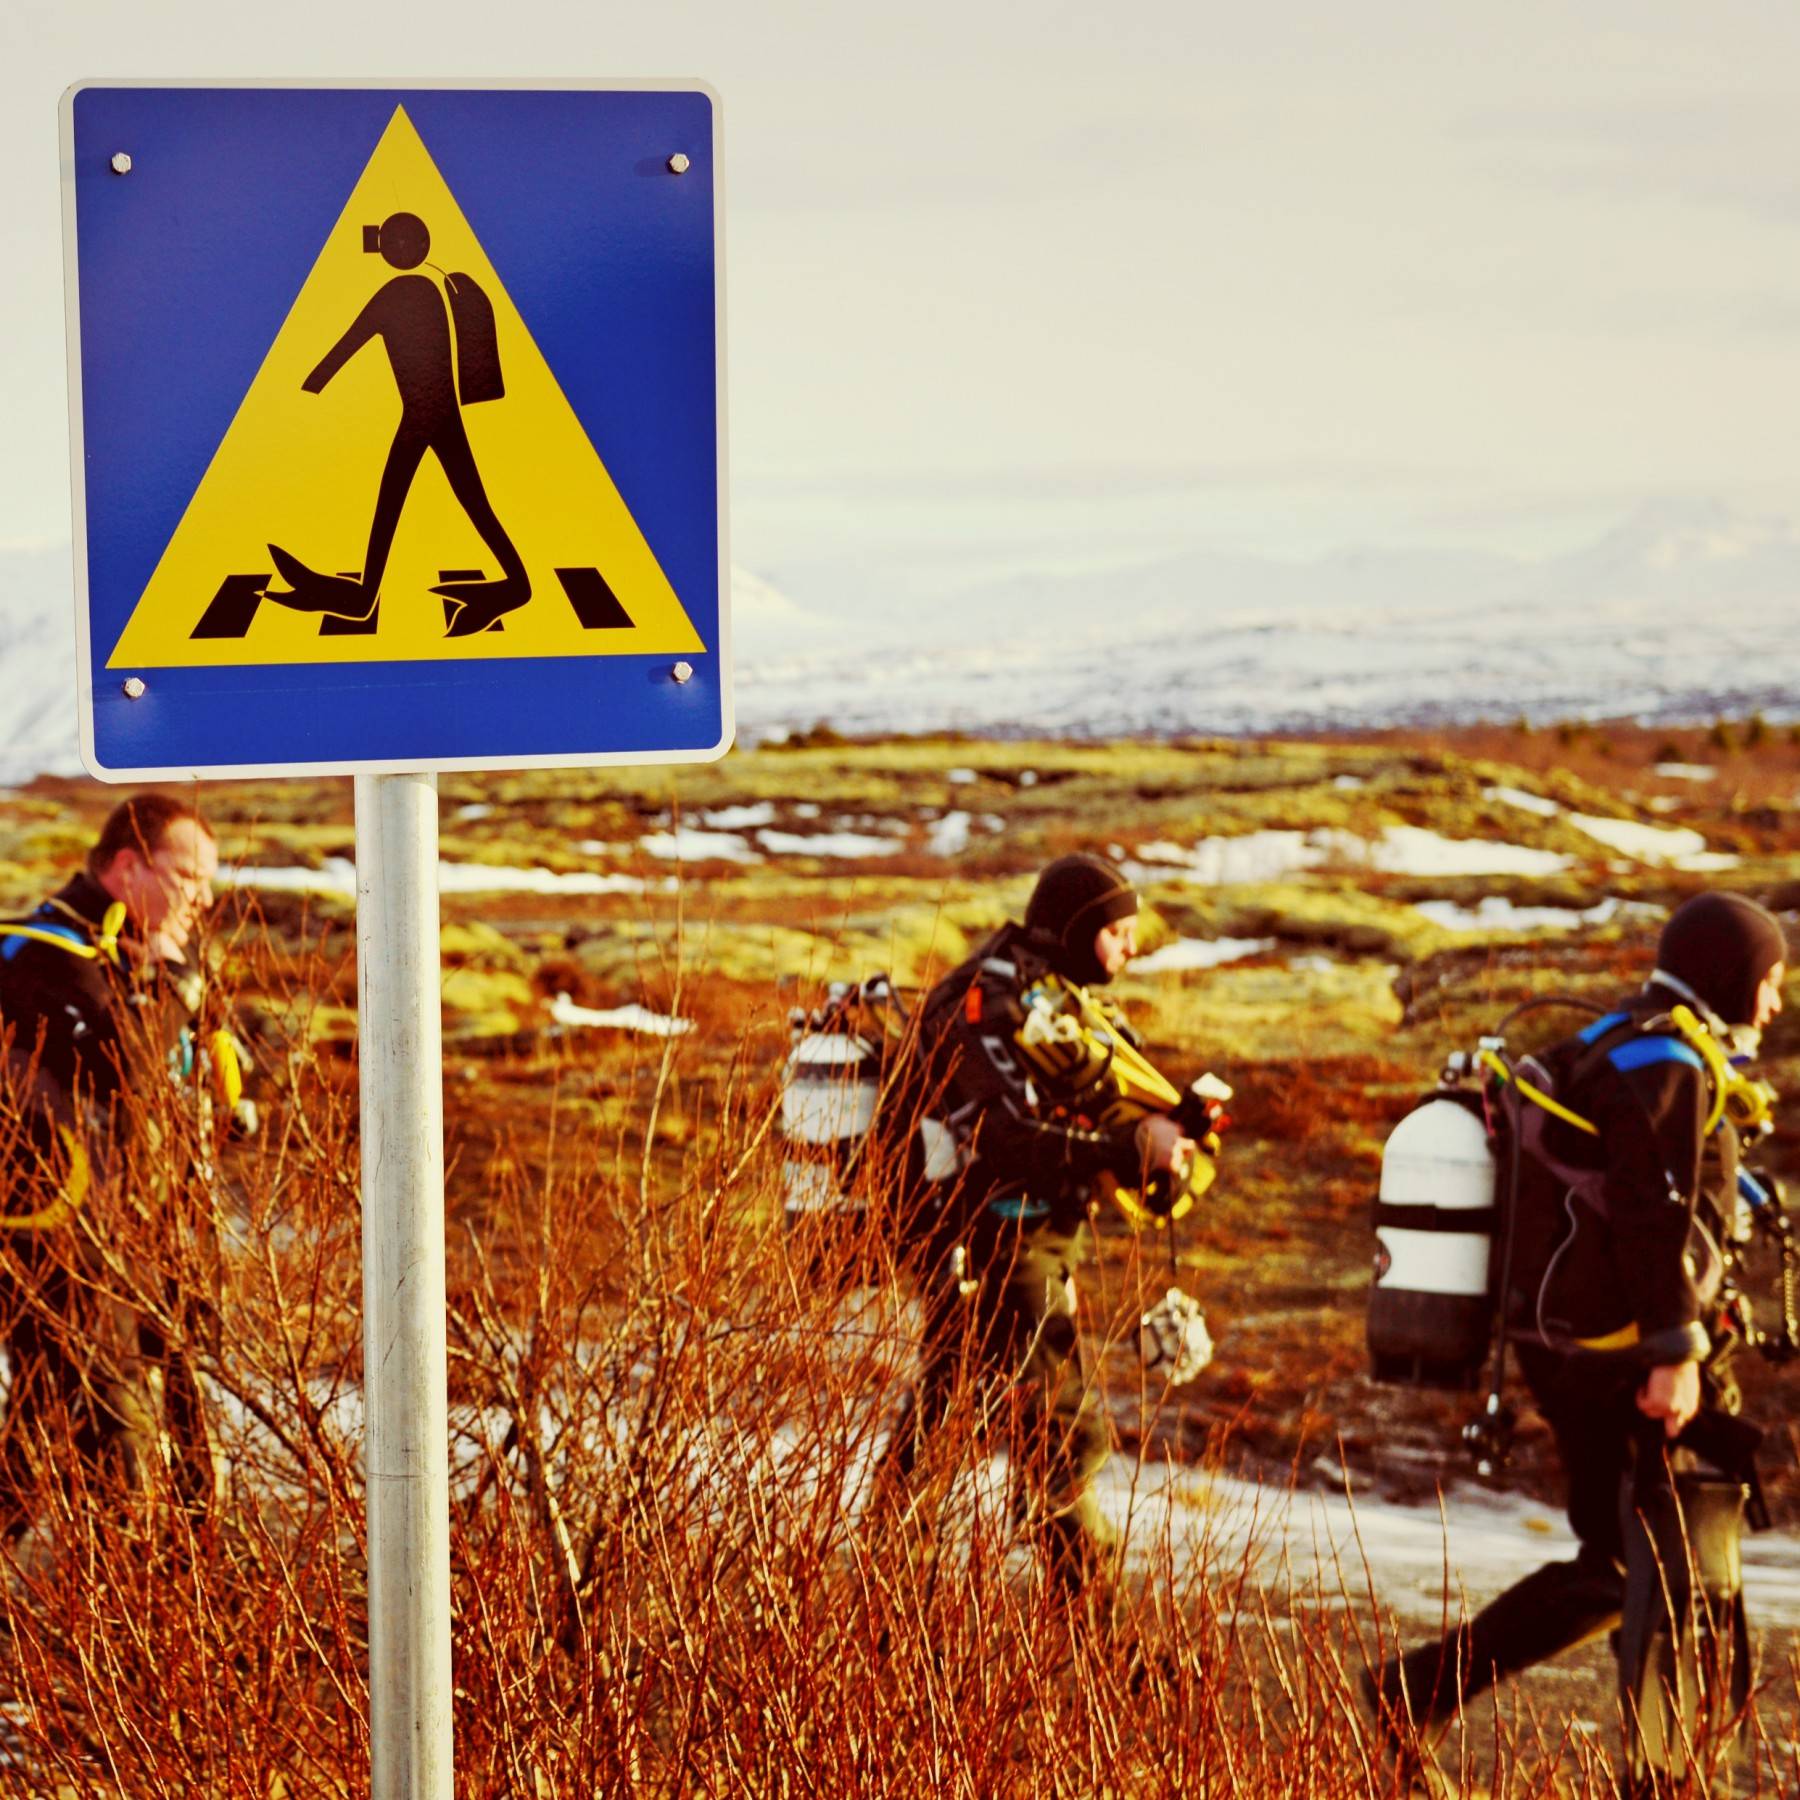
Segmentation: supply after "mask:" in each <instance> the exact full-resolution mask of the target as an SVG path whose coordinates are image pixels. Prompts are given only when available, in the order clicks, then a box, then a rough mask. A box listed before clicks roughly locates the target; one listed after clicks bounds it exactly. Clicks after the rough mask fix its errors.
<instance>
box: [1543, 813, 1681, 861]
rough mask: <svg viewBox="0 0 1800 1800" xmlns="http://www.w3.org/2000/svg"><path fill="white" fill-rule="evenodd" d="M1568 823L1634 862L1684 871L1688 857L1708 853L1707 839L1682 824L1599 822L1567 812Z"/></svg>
mask: <svg viewBox="0 0 1800 1800" xmlns="http://www.w3.org/2000/svg"><path fill="white" fill-rule="evenodd" d="M1569 823H1570V824H1571V825H1573V826H1574V827H1575V828H1576V829H1577V830H1578V831H1584V832H1586V833H1587V835H1588V836H1589V837H1591V838H1592V839H1593V840H1594V842H1595V843H1597V844H1604V845H1605V846H1606V847H1607V849H1609V850H1617V851H1618V852H1619V853H1620V855H1622V856H1629V857H1630V858H1631V859H1632V860H1633V861H1634V862H1641V863H1653V864H1658V865H1660V864H1663V863H1675V864H1676V865H1677V866H1679V867H1683V868H1685V867H1686V866H1687V859H1688V858H1689V857H1693V856H1704V855H1705V854H1706V853H1707V851H1706V839H1705V838H1704V837H1702V836H1701V835H1700V833H1699V832H1697V831H1693V830H1690V829H1689V828H1688V827H1687V826H1685V825H1642V824H1640V823H1639V822H1638V821H1637V820H1636V819H1601V818H1596V817H1595V816H1594V815H1593V814H1592V813H1570V814H1569Z"/></svg>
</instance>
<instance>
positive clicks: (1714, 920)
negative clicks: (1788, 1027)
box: [1656, 894, 1787, 1025]
mask: <svg viewBox="0 0 1800 1800" xmlns="http://www.w3.org/2000/svg"><path fill="white" fill-rule="evenodd" d="M1786 960H1787V938H1786V935H1785V934H1784V933H1783V931H1782V929H1781V922H1780V920H1778V919H1777V918H1776V917H1775V915H1774V914H1773V913H1772V912H1770V911H1768V910H1767V908H1765V907H1761V906H1758V905H1757V903H1756V902H1755V901H1754V900H1748V899H1746V898H1745V897H1744V896H1743V895H1742V894H1696V895H1695V896H1694V897H1693V899H1691V900H1686V901H1683V902H1682V904H1681V905H1680V906H1678V907H1677V908H1676V909H1675V911H1674V912H1673V913H1672V914H1671V915H1670V917H1669V922H1668V924H1666V925H1665V926H1664V927H1663V934H1662V940H1661V942H1660V943H1659V944H1658V945H1657V949H1656V966H1657V967H1658V968H1659V969H1663V970H1666V971H1667V972H1668V973H1669V974H1671V975H1673V976H1676V977H1677V978H1678V979H1679V980H1681V981H1685V982H1686V983H1687V985H1688V986H1689V987H1691V988H1692V989H1693V990H1694V992H1695V993H1696V994H1698V995H1699V996H1700V998H1701V999H1702V1000H1704V1001H1705V1002H1706V1004H1707V1005H1708V1006H1710V1007H1711V1008H1712V1009H1713V1011H1714V1012H1716V1013H1717V1014H1718V1015H1719V1017H1720V1018H1721V1019H1723V1020H1724V1021H1725V1023H1726V1024H1727V1025H1748V1024H1749V1023H1750V1022H1751V1021H1752V1019H1753V1018H1754V1017H1755V1016H1756V990H1757V989H1758V988H1759V987H1761V986H1762V984H1763V978H1764V977H1765V976H1766V975H1767V974H1768V973H1769V971H1770V970H1771V969H1772V968H1774V966H1775V965H1776V964H1777V963H1778V962H1785V961H1786Z"/></svg>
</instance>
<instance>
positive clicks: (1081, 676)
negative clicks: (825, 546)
mask: <svg viewBox="0 0 1800 1800" xmlns="http://www.w3.org/2000/svg"><path fill="white" fill-rule="evenodd" d="M833 598H834V600H835V601H836V603H837V604H838V605H839V606H841V609H842V610H841V612H839V613H838V614H837V616H836V617H835V618H834V617H833V615H832V613H831V612H829V611H827V610H826V606H825V605H824V604H822V601H821V597H819V596H815V595H813V594H811V593H804V592H803V593H801V594H799V595H798V599H799V601H800V603H801V604H802V606H803V607H804V608H805V609H806V610H805V611H804V612H803V613H802V614H801V616H800V618H799V619H796V618H794V617H792V616H790V617H788V618H786V619H784V620H783V621H782V623H781V625H780V628H779V629H772V630H767V631H765V630H762V629H760V628H759V629H748V628H747V629H745V630H742V631H740V632H739V633H738V637H737V646H738V654H737V663H738V694H739V700H738V718H739V723H740V728H741V729H742V730H743V731H744V732H745V733H746V735H756V734H759V733H763V732H769V731H775V730H779V729H783V728H786V727H789V726H792V725H803V724H808V723H811V722H812V721H814V720H818V719H826V720H829V721H830V722H831V723H832V724H833V725H835V726H837V727H838V728H839V729H844V730H870V729H881V728H893V729H906V730H920V729H926V728H929V727H933V726H946V725H947V726H956V727H960V728H964V729H971V730H985V731H1003V732H1006V731H1015V730H1017V731H1046V732H1050V733H1052V734H1059V733H1072V734H1077V735H1088V734H1092V735H1108V734H1112V733H1118V732H1126V731H1166V732H1249V731H1266V730H1277V729H1305V728H1325V727H1331V726H1343V725H1354V726H1365V725H1379V724H1390V723H1436V722H1449V721H1455V720H1459V719H1472V718H1512V717H1514V716H1516V715H1518V714H1520V713H1527V714H1531V715H1534V716H1538V717H1549V716H1566V715H1577V714H1596V715H1624V714H1630V715H1636V716H1639V717H1643V718H1647V719H1670V720H1674V719H1678V718H1696V717H1700V718H1703V717H1710V716H1712V715H1713V714H1715V713H1718V712H1728V713H1744V712H1748V711H1750V710H1752V709H1761V710H1762V711H1764V712H1766V713H1769V714H1771V715H1774V716H1792V715H1794V714H1795V713H1796V712H1797V711H1800V531H1796V529H1795V528H1794V527H1793V526H1792V525H1790V524H1789V523H1788V522H1786V521H1783V520H1767V519H1748V518H1743V517H1741V516H1739V515H1736V514H1732V513H1730V512H1728V511H1727V510H1726V509H1724V508H1722V507H1718V506H1714V505H1687V506H1679V507H1675V506H1655V507H1645V508H1643V509H1641V510H1640V511H1639V512H1638V513H1637V514H1635V515H1633V516H1632V517H1631V518H1630V519H1628V520H1626V521H1625V522H1624V523H1623V524H1622V525H1620V526H1619V527H1618V528H1617V529H1615V530H1613V531H1610V532H1608V533H1607V534H1606V535H1605V536H1604V537H1602V538H1601V539H1600V540H1598V541H1597V542H1595V543H1593V544H1591V545H1588V546H1585V547H1583V548H1581V549H1579V550H1576V551H1574V552H1571V553H1568V554H1566V555H1562V556H1556V557H1549V558H1544V559H1539V560H1527V559H1524V558H1513V557H1507V556H1500V555H1494V554H1487V553H1480V552H1470V551H1459V550H1445V551H1432V550H1381V549H1368V550H1352V551H1343V552H1339V553H1337V554H1334V555H1331V556H1327V557H1324V558H1321V559H1319V560H1316V561H1313V562H1306V563H1299V562H1294V563H1285V562H1277V561H1275V560H1273V559H1268V560H1263V559H1258V558H1254V557H1246V556H1234V555H1223V554H1219V553H1215V552H1196V553H1192V554H1189V555H1185V556H1181V557H1176V558H1172V559H1169V560H1165V561H1161V562H1155V563H1147V564H1143V565H1140V566H1135V567H1125V568H1120V569H1117V570H1114V571H1112V572H1110V573H1107V574H1103V575H1094V574H1083V575H1080V576H1070V575H1045V576H1041V577H1035V578H1030V579H1027V578H1023V577H1014V578H1011V579H1008V580H1006V581H1003V582H997V583H989V584H986V585H982V586H978V587H972V588H967V589H964V590H963V591H961V592H959V593H956V594H954V595H947V596H946V597H945V599H944V601H943V602H942V603H940V604H938V605H935V606H925V607H921V606H916V605H915V606H910V607H908V608H907V609H906V611H905V616H904V617H890V616H887V615H886V614H885V613H884V611H883V609H882V608H881V606H880V605H879V603H877V604H876V605H874V606H867V605H860V606H859V603H858V596H857V595H856V594H854V593H845V594H843V595H842V596H835V597H833ZM803 624H804V625H807V626H810V630H803V629H802V628H801V627H802V625H803Z"/></svg>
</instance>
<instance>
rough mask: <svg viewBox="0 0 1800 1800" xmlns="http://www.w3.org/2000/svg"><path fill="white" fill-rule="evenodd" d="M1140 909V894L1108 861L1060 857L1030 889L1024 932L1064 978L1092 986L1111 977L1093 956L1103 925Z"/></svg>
mask: <svg viewBox="0 0 1800 1800" xmlns="http://www.w3.org/2000/svg"><path fill="white" fill-rule="evenodd" d="M1137 909H1138V897H1137V891H1136V890H1135V889H1134V888H1133V887H1132V885H1131V883H1130V882H1129V881H1127V880H1126V879H1125V877H1124V876H1123V875H1122V874H1121V873H1120V872H1119V871H1118V869H1116V868H1115V867H1114V866H1113V865H1112V864H1111V863H1109V862H1108V861H1107V860H1106V859H1105V858H1104V857H1102V856H1089V855H1085V854H1084V855H1080V856H1059V857H1058V858H1057V859H1056V861H1055V862H1053V863H1052V864H1051V865H1050V866H1049V867H1048V868H1047V869H1046V870H1045V871H1044V872H1043V874H1041V875H1040V876H1039V877H1038V879H1037V886H1036V887H1034V888H1033V889H1032V890H1031V904H1030V905H1029V906H1027V907H1026V909H1025V929H1026V930H1027V931H1029V932H1031V933H1032V934H1033V935H1034V936H1035V937H1036V938H1037V939H1038V941H1039V942H1040V943H1041V944H1043V945H1044V947H1045V950H1046V953H1047V954H1048V955H1049V957H1050V960H1051V961H1052V962H1053V963H1054V964H1055V965H1056V967H1057V968H1058V969H1059V970H1060V971H1061V972H1062V973H1063V974H1064V975H1066V976H1068V978H1069V979H1070V980H1071V981H1077V982H1080V983H1081V985H1082V986H1083V987H1092V986H1094V985H1095V984H1097V983H1099V982H1103V981H1105V980H1106V979H1107V974H1106V970H1105V969H1103V968H1102V967H1101V966H1100V962H1099V960H1098V958H1096V957H1095V955H1094V938H1095V936H1096V934H1097V933H1098V932H1099V930H1100V927H1101V926H1102V925H1112V924H1115V923H1116V922H1117V921H1118V920H1120V919H1124V918H1129V917H1130V916H1131V915H1132V914H1133V913H1135V912H1136V911H1137Z"/></svg>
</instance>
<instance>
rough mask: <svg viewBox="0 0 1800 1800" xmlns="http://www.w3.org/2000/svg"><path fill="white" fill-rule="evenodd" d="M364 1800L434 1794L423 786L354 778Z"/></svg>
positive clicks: (436, 1609)
mask: <svg viewBox="0 0 1800 1800" xmlns="http://www.w3.org/2000/svg"><path fill="white" fill-rule="evenodd" d="M356 972H357V995H358V1002H359V1015H358V1026H357V1030H358V1034H359V1038H360V1060H361V1073H362V1193H363V1388H364V1394H365V1398H366V1400H367V1405H368V1428H367V1438H366V1444H365V1449H364V1459H365V1471H366V1481H367V1491H368V1515H369V1728H370V1755H371V1781H370V1792H371V1794H372V1796H373V1800H450V1782H451V1713H450V1695H451V1688H450V1475H449V1420H448V1406H447V1401H446V1395H445V1360H446V1358H445V1346H444V1331H445V1326H444V1319H445V1303H444V1074H443V1038H442V1016H441V1011H440V1003H439V953H438V820H437V777H436V775H429V774H408V775H358V776H357V777H356Z"/></svg>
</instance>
